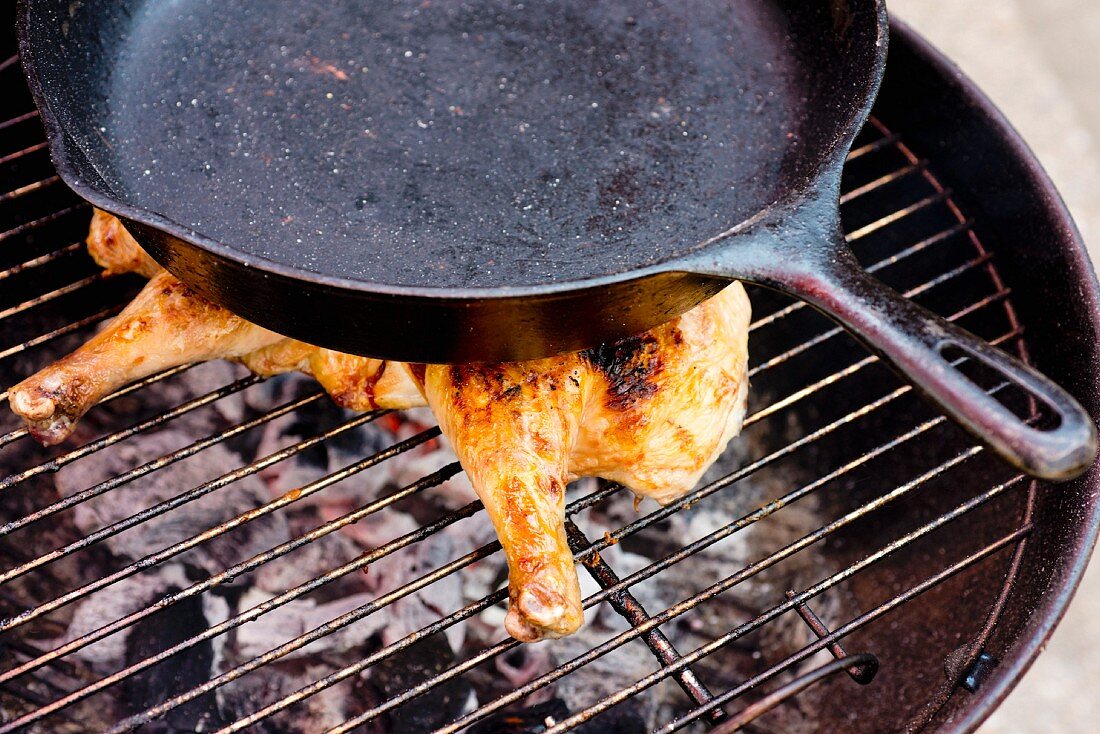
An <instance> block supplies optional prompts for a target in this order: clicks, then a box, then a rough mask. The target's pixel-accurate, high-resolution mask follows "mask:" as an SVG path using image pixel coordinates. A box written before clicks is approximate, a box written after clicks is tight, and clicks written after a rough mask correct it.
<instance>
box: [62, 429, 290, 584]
mask: <svg viewBox="0 0 1100 734" xmlns="http://www.w3.org/2000/svg"><path fill="white" fill-rule="evenodd" d="M193 440H194V439H193V437H191V436H190V435H188V434H184V433H181V432H178V431H175V430H173V429H167V430H163V431H157V432H155V433H152V434H141V435H140V436H135V437H134V438H132V439H131V440H129V441H126V442H124V443H122V444H120V445H118V446H113V447H111V448H110V449H106V450H103V451H99V452H96V453H94V454H91V455H90V456H88V457H86V458H84V459H82V460H81V461H79V462H75V463H73V464H70V465H69V466H67V467H65V468H64V469H62V470H61V471H60V472H58V474H57V486H58V489H59V490H60V492H61V493H62V494H63V495H70V494H74V493H76V492H79V491H80V490H82V489H84V488H86V487H89V486H91V485H93V484H96V483H97V482H100V481H103V480H105V479H109V478H111V477H114V476H116V475H118V474H121V473H123V472H125V471H127V470H129V469H131V468H133V467H135V466H138V465H140V464H142V463H144V462H146V461H149V460H151V459H155V458H157V457H159V456H162V455H164V454H166V453H168V452H169V451H171V450H173V449H175V448H178V447H180V446H183V445H186V444H188V443H190V442H191V441H193ZM240 465H241V459H240V457H239V456H237V455H235V454H233V453H231V452H230V451H229V450H228V449H226V448H224V447H223V446H221V445H214V446H210V447H209V448H207V449H205V450H204V451H202V452H200V453H198V454H196V455H195V456H192V457H189V458H187V459H183V460H181V461H179V462H176V463H174V464H170V465H168V466H165V467H161V468H160V469H158V470H157V471H154V472H152V473H150V474H146V475H144V476H141V477H138V478H137V479H134V480H133V481H130V482H128V483H126V484H123V485H121V486H119V487H116V488H114V489H112V490H110V491H108V492H106V493H104V494H102V495H101V496H99V497H96V498H94V499H92V500H89V501H87V502H83V503H81V504H80V505H77V508H76V510H75V513H74V517H75V522H76V525H77V527H78V528H79V529H80V530H81V531H82V532H83V533H90V532H93V531H95V530H98V529H99V528H101V527H104V526H105V525H109V524H111V523H114V522H117V521H119V520H122V519H125V518H128V517H130V516H131V515H133V514H134V513H136V512H139V511H141V510H144V509H147V508H150V507H153V506H154V505H157V504H160V503H161V502H164V501H166V500H169V499H172V498H173V497H176V496H177V495H180V494H183V493H184V492H187V491H189V490H191V489H193V488H195V487H198V486H200V485H202V484H203V483H205V482H207V481H209V480H211V479H214V478H216V477H218V476H220V475H221V474H222V473H223V472H226V471H229V470H231V469H233V468H234V467H239V466H240ZM270 501H271V496H270V494H269V493H268V491H267V488H266V487H265V486H264V485H263V482H261V481H260V480H259V479H258V478H257V477H256V476H254V475H250V476H246V477H243V478H241V479H239V480H237V481H236V482H233V483H232V484H230V485H228V486H225V487H221V488H219V489H217V490H215V491H213V492H210V493H208V494H205V495H203V496H202V497H200V498H198V499H196V500H194V501H192V502H189V503H186V504H184V505H182V506H180V507H177V508H175V509H172V510H170V511H168V512H166V513H163V514H161V515H157V516H156V517H152V518H149V519H147V520H145V521H144V522H142V523H141V524H139V525H138V526H136V527H134V528H131V529H129V530H126V531H123V532H122V533H119V534H118V535H114V536H112V537H110V538H108V539H107V540H106V541H105V543H106V544H107V547H108V548H110V550H111V551H112V552H113V553H114V554H115V555H117V556H121V557H123V558H126V559H138V558H142V557H144V556H146V555H148V554H150V553H154V552H156V551H160V550H162V549H164V548H166V547H168V546H170V545H172V544H174V543H177V542H179V541H182V540H184V539H186V538H189V537H191V536H193V535H197V534H199V533H202V532H205V531H207V530H209V529H210V528H211V527H214V526H215V525H218V524H220V523H222V522H225V521H227V520H231V519H233V518H235V517H237V516H239V515H242V514H244V513H246V512H249V511H251V510H254V509H256V508H257V507H260V506H261V505H263V504H265V503H267V502H270ZM288 537H289V535H288V532H287V525H286V518H285V516H284V514H283V513H282V512H273V513H269V514H265V515H261V516H258V517H254V518H253V519H252V520H250V521H249V522H245V523H242V524H241V525H239V526H238V527H236V528H234V529H233V530H231V531H229V532H227V533H224V534H222V535H220V536H218V537H216V538H214V539H212V540H209V541H207V542H205V543H203V544H201V545H199V546H197V547H196V548H194V549H192V550H189V551H187V552H186V553H184V554H182V555H181V556H179V557H178V559H177V560H178V562H180V563H184V564H186V565H188V566H191V567H193V568H195V569H197V570H198V571H199V574H198V575H200V576H202V575H207V574H213V573H218V572H220V571H222V570H224V569H225V568H226V567H227V566H229V565H231V564H233V563H235V562H238V561H241V560H244V559H246V558H249V557H251V556H252V555H254V554H256V553H259V552H261V551H264V550H267V549H268V548H270V547H272V546H274V545H277V544H279V543H282V542H284V541H286V540H287V539H288Z"/></svg>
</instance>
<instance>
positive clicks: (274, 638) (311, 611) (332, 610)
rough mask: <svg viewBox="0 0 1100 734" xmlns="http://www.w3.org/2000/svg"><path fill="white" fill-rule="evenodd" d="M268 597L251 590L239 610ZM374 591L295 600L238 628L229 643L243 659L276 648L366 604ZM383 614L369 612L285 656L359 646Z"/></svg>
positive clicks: (383, 619)
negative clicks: (322, 599)
mask: <svg viewBox="0 0 1100 734" xmlns="http://www.w3.org/2000/svg"><path fill="white" fill-rule="evenodd" d="M270 598H271V595H270V594H266V593H264V592H262V591H260V590H259V589H255V588H253V589H251V590H249V591H248V592H246V593H245V594H244V595H243V596H242V597H241V599H240V604H241V608H242V609H246V608H249V607H252V606H255V605H256V604H262V603H263V602H265V601H267V600H268V599H270ZM372 599H374V594H370V593H363V594H356V595H353V596H347V597H344V598H343V599H338V600H336V601H330V602H327V603H324V604H318V603H316V602H315V601H313V600H312V599H294V600H292V601H288V602H286V603H285V604H283V605H282V606H279V607H277V608H276V609H273V610H271V611H270V612H268V613H267V614H264V615H263V616H261V617H259V618H258V619H256V620H255V621H254V622H250V623H249V624H246V625H244V626H242V627H241V628H239V629H238V630H237V634H236V640H235V642H234V644H233V646H232V649H233V655H234V657H235V658H237V659H238V661H240V662H243V661H246V660H249V659H251V658H253V657H256V656H258V655H262V654H263V653H265V652H267V651H268V650H271V649H272V648H275V647H278V646H279V645H281V644H283V643H285V642H288V641H289V640H292V639H294V638H295V637H298V636H300V635H302V634H304V633H306V632H309V631H310V630H312V629H313V628H315V627H319V626H321V625H322V624H325V623H326V622H329V621H330V620H332V619H335V618H336V617H338V616H340V615H341V614H345V613H347V612H350V611H351V610H353V609H355V608H357V607H360V606H362V605H363V604H367V603H368V602H370V601H371V600H372ZM387 617H388V615H386V614H384V613H377V614H372V615H370V616H368V617H366V618H364V619H361V620H358V621H356V622H355V623H353V624H350V625H348V626H347V627H344V628H342V629H339V630H337V631H335V632H333V633H331V634H328V635H325V636H324V637H322V638H321V639H319V640H317V641H316V642H312V643H310V644H309V645H306V646H305V647H302V648H299V649H298V650H295V651H293V652H290V653H288V655H287V659H294V658H302V657H311V656H314V655H320V654H323V653H342V652H348V651H350V650H356V649H359V648H361V647H362V646H363V645H365V644H366V643H367V641H368V640H369V639H370V638H372V637H374V636H375V635H378V634H379V633H380V632H381V630H383V629H384V628H385V627H386V626H387V624H388V622H389V620H388V619H387Z"/></svg>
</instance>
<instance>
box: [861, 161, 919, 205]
mask: <svg viewBox="0 0 1100 734" xmlns="http://www.w3.org/2000/svg"><path fill="white" fill-rule="evenodd" d="M927 167H928V161H918V162H917V163H911V164H909V165H907V166H903V167H901V168H899V169H897V170H896V171H891V172H890V173H887V174H886V175H884V176H880V177H879V178H876V179H875V180H873V181H870V182H868V183H865V184H863V185H862V186H857V187H856V188H854V189H852V190H851V191H846V192H844V193H843V194H841V195H840V203H841V204H842V205H843V204H847V203H848V202H850V201H853V200H855V199H858V198H859V197H861V196H864V195H865V194H869V193H871V192H872V191H876V190H878V189H881V188H883V187H884V186H887V185H889V184H892V183H894V182H895V181H900V180H902V179H904V178H905V177H906V176H912V175H913V174H914V173H920V172H921V171H923V170H924V169H925V168H927Z"/></svg>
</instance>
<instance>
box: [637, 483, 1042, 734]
mask: <svg viewBox="0 0 1100 734" xmlns="http://www.w3.org/2000/svg"><path fill="white" fill-rule="evenodd" d="M1025 478H1026V477H1023V476H1017V477H1015V478H1013V479H1011V480H1009V481H1008V482H1005V483H1004V484H1002V485H998V487H995V488H994V490H991V491H997V492H998V494H999V493H1000V492H1001V491H1003V489H1008V488H1009V487H1011V486H1013V485H1015V484H1017V483H1019V482H1020V481H1022V480H1024V479H1025ZM1031 531H1032V526H1031V525H1030V524H1027V525H1024V526H1022V527H1020V528H1018V529H1017V530H1015V531H1013V532H1012V533H1009V534H1008V535H1006V536H1004V537H1002V538H1000V539H999V540H997V541H995V542H993V543H990V544H989V545H987V546H986V547H984V548H982V549H981V550H979V551H977V552H975V553H971V554H970V555H968V556H966V557H965V558H963V559H962V560H961V561H959V562H957V563H954V564H952V565H951V566H949V567H947V568H945V569H944V570H943V571H940V572H939V573H937V574H935V575H934V576H931V577H929V578H928V579H926V580H925V581H923V582H921V583H919V584H917V585H916V586H914V587H912V588H910V589H908V590H907V591H905V592H902V593H901V594H898V595H897V596H895V597H893V598H892V599H890V600H889V601H887V602H885V603H883V604H880V605H879V606H877V607H875V608H874V609H872V610H870V611H868V612H865V613H863V614H861V615H859V616H858V617H856V618H855V619H853V620H852V621H851V622H848V623H847V624H845V625H842V626H840V627H838V628H837V629H835V630H833V631H832V632H831V633H829V634H828V635H826V636H825V637H822V638H821V639H819V640H815V641H814V642H812V643H810V644H809V645H807V646H806V647H805V648H803V649H802V650H799V651H798V652H797V653H795V654H793V655H790V656H788V657H787V658H785V659H783V660H781V661H780V662H778V663H776V664H775V665H773V666H772V667H770V668H768V669H767V670H765V671H763V672H762V673H759V674H757V675H755V676H753V677H752V678H750V679H749V680H747V681H745V682H744V683H742V684H741V685H739V686H737V687H735V688H731V689H730V690H729V691H726V692H725V693H723V694H721V695H720V696H718V697H716V698H715V700H714V701H713V702H710V703H708V704H706V706H711V705H714V706H718V705H721V704H723V703H727V702H728V701H731V700H733V699H734V698H737V697H738V696H740V695H743V694H744V693H746V692H747V691H749V690H750V689H752V688H755V687H756V686H758V685H760V684H761V683H764V682H766V681H767V680H768V679H770V678H772V677H774V676H776V675H778V674H779V673H781V672H782V671H783V670H785V669H788V668H789V667H790V666H791V665H795V664H797V663H799V662H801V661H803V660H805V659H807V658H809V657H811V656H812V655H815V654H817V653H818V652H819V651H821V650H823V649H825V648H826V647H828V646H829V645H830V644H832V643H835V642H837V641H838V640H841V639H843V638H844V637H847V636H848V635H850V634H851V633H853V632H855V631H856V630H858V629H860V628H862V627H864V626H866V625H868V624H870V623H871V622H873V621H875V620H876V619H878V618H880V617H882V616H883V615H885V614H887V613H889V612H891V611H893V610H894V609H896V608H898V607H899V606H901V605H902V604H905V603H907V602H909V601H910V600H912V599H914V598H916V597H917V596H920V595H921V594H923V593H924V592H926V591H928V590H929V589H931V588H934V587H935V586H938V585H939V584H941V583H943V582H944V581H946V580H947V579H949V578H950V577H952V576H954V575H955V574H957V573H959V572H961V571H964V570H966V569H967V568H970V567H971V566H973V565H974V564H976V563H978V562H980V561H982V560H984V559H986V558H988V557H989V556H991V555H993V554H994V553H996V552H997V551H1000V550H1003V549H1004V548H1007V547H1009V546H1011V545H1013V544H1015V543H1018V542H1020V541H1021V540H1023V539H1024V538H1026V537H1027V536H1028V535H1029V534H1030V533H1031ZM702 713H705V712H703V711H701V710H696V711H692V712H691V713H690V714H688V715H686V716H683V717H681V718H679V719H677V720H676V721H673V722H671V723H669V724H668V725H666V726H665V727H663V728H662V729H660V730H659V734H671V733H672V732H674V731H677V730H679V729H682V728H683V727H684V726H686V725H687V724H689V723H691V722H692V721H694V720H696V719H697V718H699V715H700V714H702Z"/></svg>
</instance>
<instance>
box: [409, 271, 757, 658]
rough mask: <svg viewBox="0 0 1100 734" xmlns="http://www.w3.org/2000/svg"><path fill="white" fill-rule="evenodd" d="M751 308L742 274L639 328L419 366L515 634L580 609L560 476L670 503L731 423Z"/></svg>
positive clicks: (737, 422) (742, 380)
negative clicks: (466, 484)
mask: <svg viewBox="0 0 1100 734" xmlns="http://www.w3.org/2000/svg"><path fill="white" fill-rule="evenodd" d="M749 315H750V308H749V302H748V298H747V296H746V295H745V291H744V289H743V288H742V287H741V285H740V284H739V283H734V284H733V285H731V286H729V287H728V288H726V289H725V290H724V291H722V292H721V293H719V294H718V295H717V296H715V297H714V298H711V299H710V300H708V301H707V302H705V303H703V304H701V305H699V306H697V307H696V308H695V309H693V310H691V311H689V312H688V313H686V314H684V315H683V316H680V317H679V318H677V319H675V320H673V321H671V322H669V323H667V324H664V325H663V326H659V327H657V328H655V329H651V330H650V331H648V332H646V333H645V334H642V335H640V336H637V337H630V338H628V339H622V340H619V341H617V342H611V343H608V344H605V345H602V346H600V347H597V348H595V349H590V350H587V351H585V352H580V353H577V354H569V355H563V356H560V357H551V358H549V359H542V360H534V361H530V362H518V363H511V364H478V365H429V366H427V367H426V368H425V369H424V372H423V378H422V379H423V383H424V392H425V395H426V397H427V399H428V404H429V405H430V406H431V408H432V410H433V412H434V413H435V416H436V419H437V420H438V421H439V424H440V427H441V428H442V429H443V433H444V434H445V435H446V436H447V438H448V439H449V440H450V442H451V445H452V446H454V450H455V453H456V454H457V455H458V458H459V460H460V461H461V462H462V466H463V468H465V470H466V473H467V474H468V475H469V477H470V482H471V483H472V484H473V486H474V489H475V491H476V492H477V493H478V496H479V497H480V498H481V500H482V503H483V504H484V505H485V509H486V511H487V512H488V514H489V518H490V520H491V521H492V523H493V527H494V528H495V530H496V532H497V536H498V537H499V538H500V543H501V546H502V547H503V548H504V553H505V556H506V558H507V560H508V570H509V577H508V579H509V597H510V600H511V604H510V606H509V609H508V616H507V618H506V620H505V625H506V627H507V629H508V632H509V633H510V634H512V636H514V637H515V638H516V639H519V640H523V641H527V642H531V641H534V640H539V639H543V638H546V637H561V636H562V635H567V634H569V633H571V632H573V631H575V630H576V629H577V628H578V627H579V626H580V624H581V622H582V620H583V616H582V606H581V596H580V587H579V585H578V583H577V575H576V571H575V570H574V567H573V558H572V553H571V552H570V550H569V547H568V545H567V543H566V539H565V527H564V522H565V497H564V487H565V485H566V483H567V482H569V481H571V480H573V479H576V478H579V477H582V476H599V477H603V478H606V479H610V480H614V481H618V482H621V483H622V484H624V485H625V486H627V487H628V488H630V489H631V490H633V491H634V492H635V493H636V494H638V495H641V496H647V497H652V498H653V499H656V500H657V501H658V502H661V503H667V502H671V501H673V500H675V499H676V498H678V497H680V496H682V495H683V494H684V493H685V492H687V491H689V490H690V489H691V488H692V487H693V486H695V484H696V482H698V481H699V477H701V476H702V474H703V472H704V471H706V469H707V467H709V466H710V465H711V464H712V463H713V462H714V460H715V459H716V458H717V457H718V454H720V453H721V452H722V450H723V449H724V448H725V447H726V444H727V443H728V442H729V440H730V438H732V437H733V436H734V435H736V434H737V433H738V432H739V431H740V429H741V423H742V420H743V419H744V415H745V400H746V396H747V391H748V381H747V379H746V368H747V362H748V353H747V348H746V342H747V335H748V326H749Z"/></svg>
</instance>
